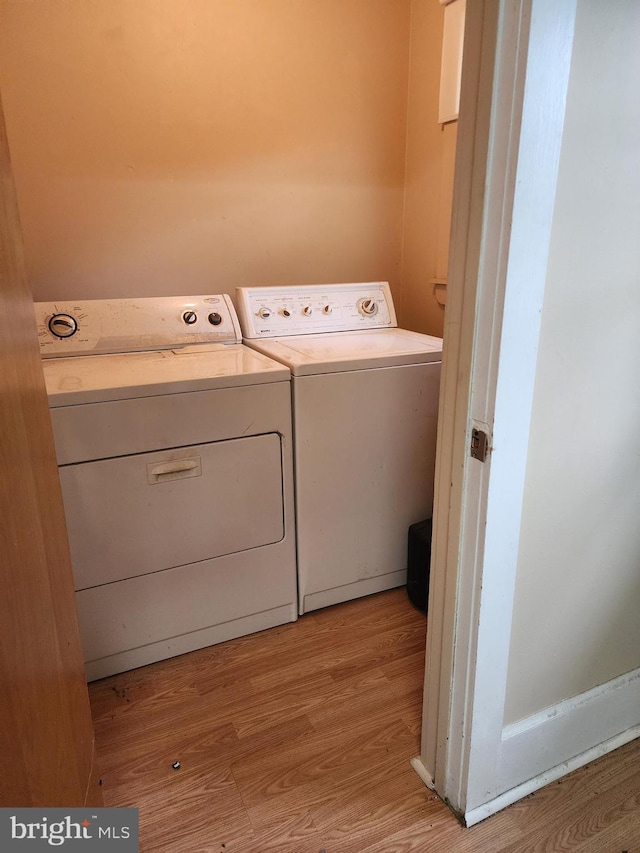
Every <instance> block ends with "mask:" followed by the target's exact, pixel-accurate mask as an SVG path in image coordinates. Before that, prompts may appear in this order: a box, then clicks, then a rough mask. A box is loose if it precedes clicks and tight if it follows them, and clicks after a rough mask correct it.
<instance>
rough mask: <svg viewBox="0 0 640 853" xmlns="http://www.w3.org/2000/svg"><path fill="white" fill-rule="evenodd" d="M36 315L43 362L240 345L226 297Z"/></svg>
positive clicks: (46, 309) (39, 307) (75, 305)
mask: <svg viewBox="0 0 640 853" xmlns="http://www.w3.org/2000/svg"><path fill="white" fill-rule="evenodd" d="M35 312H36V322H37V324H38V341H39V343H40V354H41V355H42V357H43V358H52V357H59V358H60V357H63V356H72V355H98V354H106V353H116V352H138V351H144V350H159V349H175V348H178V347H183V346H187V345H190V344H204V343H206V344H213V343H223V344H224V343H240V341H241V335H240V324H239V322H238V317H237V315H236V312H235V309H234V307H233V304H232V302H231V299H230V297H229V296H227V295H226V294H222V295H220V296H188V297H185V296H176V297H173V296H159V297H152V298H145V299H87V300H83V301H61V302H36V303H35Z"/></svg>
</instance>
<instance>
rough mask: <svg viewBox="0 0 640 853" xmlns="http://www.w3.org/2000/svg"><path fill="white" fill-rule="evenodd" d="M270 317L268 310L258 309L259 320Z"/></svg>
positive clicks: (269, 310)
mask: <svg viewBox="0 0 640 853" xmlns="http://www.w3.org/2000/svg"><path fill="white" fill-rule="evenodd" d="M270 316H271V309H270V308H260V309H259V311H258V317H260V319H261V320H268V319H269V317H270Z"/></svg>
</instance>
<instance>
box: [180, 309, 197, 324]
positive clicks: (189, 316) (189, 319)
mask: <svg viewBox="0 0 640 853" xmlns="http://www.w3.org/2000/svg"><path fill="white" fill-rule="evenodd" d="M182 319H183V320H184V322H185V323H186V324H187V326H193V324H194V323H195V322H197V320H198V315H197V314H196V312H195V311H185V312H184V314H183V315H182Z"/></svg>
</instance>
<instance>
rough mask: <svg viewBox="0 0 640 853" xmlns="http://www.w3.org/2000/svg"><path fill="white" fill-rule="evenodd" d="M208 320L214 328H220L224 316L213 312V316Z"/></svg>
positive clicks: (210, 315)
mask: <svg viewBox="0 0 640 853" xmlns="http://www.w3.org/2000/svg"><path fill="white" fill-rule="evenodd" d="M207 320H208V321H209V322H210V323H211V325H212V326H219V325H220V323H222V314H218V312H217V311H212V312H211V314H209V316H208V317H207Z"/></svg>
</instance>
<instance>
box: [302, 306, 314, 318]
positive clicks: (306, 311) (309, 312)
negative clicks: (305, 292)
mask: <svg viewBox="0 0 640 853" xmlns="http://www.w3.org/2000/svg"><path fill="white" fill-rule="evenodd" d="M302 313H303V314H304V316H305V317H310V316H311V315H312V314H313V308H312V307H311V305H305V306H304V308H303V309H302Z"/></svg>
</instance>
